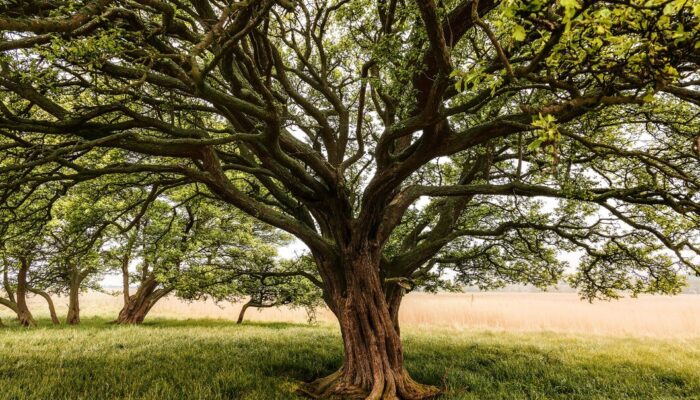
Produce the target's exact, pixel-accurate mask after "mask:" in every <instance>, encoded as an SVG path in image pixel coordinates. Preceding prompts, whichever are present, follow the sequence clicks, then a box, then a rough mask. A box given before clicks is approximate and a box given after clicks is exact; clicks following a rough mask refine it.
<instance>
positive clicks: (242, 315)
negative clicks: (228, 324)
mask: <svg viewBox="0 0 700 400" xmlns="http://www.w3.org/2000/svg"><path fill="white" fill-rule="evenodd" d="M252 302H253V301H252V300H248V302H247V303H245V304H243V307H241V312H240V313H238V320H237V321H236V323H237V324H242V323H243V317H245V312H246V310H247V309H248V307H250V306H251V304H252Z"/></svg>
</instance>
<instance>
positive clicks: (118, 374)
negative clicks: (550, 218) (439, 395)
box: [0, 318, 700, 400]
mask: <svg viewBox="0 0 700 400" xmlns="http://www.w3.org/2000/svg"><path fill="white" fill-rule="evenodd" d="M43 322H44V324H43V325H44V326H45V327H42V328H36V329H30V330H23V329H22V328H19V327H12V328H7V329H3V330H0V398H2V399H55V400H58V399H86V400H88V399H89V400H97V399H116V398H121V399H260V400H268V399H294V398H296V396H295V394H294V390H295V387H296V383H297V382H299V381H303V380H310V379H312V378H314V377H318V376H321V375H324V374H328V373H331V372H332V371H333V370H334V369H335V368H337V367H338V365H339V364H340V362H341V357H342V349H341V345H340V338H339V336H338V333H337V330H336V329H335V327H333V326H332V325H330V324H319V325H317V326H310V325H300V324H285V323H249V324H245V325H242V326H236V325H235V324H234V323H232V322H230V321H222V320H198V321H177V320H161V319H157V320H151V322H149V323H147V324H145V325H144V326H138V327H120V326H114V325H109V324H107V323H106V322H107V321H106V320H104V319H99V318H92V319H87V320H86V321H85V323H84V324H83V325H82V326H81V327H79V328H73V327H66V326H61V327H49V326H48V324H47V323H46V322H47V321H43ZM404 339H405V347H406V357H407V364H408V368H409V370H410V371H411V373H412V374H413V375H414V377H415V378H416V379H418V380H419V381H422V382H427V383H431V384H433V385H438V386H440V387H442V388H444V389H445V395H444V396H443V398H444V399H482V400H486V399H699V398H700V361H699V360H700V339H674V340H661V339H651V338H646V339H643V338H610V337H595V336H593V337H591V336H580V335H563V334H552V333H517V334H516V333H503V332H501V333H494V332H483V331H481V332H479V331H459V332H458V331H456V330H454V329H447V328H442V329H432V330H428V329H421V328H417V327H413V328H407V329H405V333H404Z"/></svg>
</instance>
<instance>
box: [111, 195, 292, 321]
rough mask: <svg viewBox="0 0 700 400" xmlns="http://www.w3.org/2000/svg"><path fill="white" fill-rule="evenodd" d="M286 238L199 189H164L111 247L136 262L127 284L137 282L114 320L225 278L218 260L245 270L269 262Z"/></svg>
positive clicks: (132, 317)
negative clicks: (163, 299)
mask: <svg viewBox="0 0 700 400" xmlns="http://www.w3.org/2000/svg"><path fill="white" fill-rule="evenodd" d="M284 240H285V239H284V237H283V235H281V234H280V233H279V232H278V231H276V230H274V229H271V228H270V227H269V226H265V225H263V224H260V223H256V222H255V221H254V220H253V219H251V218H250V217H249V216H246V215H245V214H243V213H241V212H240V211H238V210H236V209H234V208H231V207H223V205H222V204H221V203H218V204H217V203H216V202H212V201H211V200H210V199H207V198H206V197H204V196H202V195H201V194H200V193H198V192H197V191H190V190H173V191H170V192H168V193H164V194H162V195H161V196H160V197H158V198H156V199H154V200H153V201H151V202H150V204H149V207H148V209H147V210H146V211H145V212H144V213H143V214H142V215H141V216H140V217H139V221H138V223H137V224H135V226H134V228H133V230H132V231H131V232H130V233H129V236H127V237H126V240H123V241H122V242H121V245H120V246H115V247H113V248H112V250H111V251H112V252H116V253H117V254H120V255H121V256H119V257H117V258H121V259H122V260H124V257H125V256H126V257H128V258H129V259H131V260H134V261H135V262H136V263H135V264H136V271H135V272H136V274H132V275H131V276H132V279H131V282H132V283H136V282H138V288H137V290H136V293H134V294H133V295H131V296H130V297H129V300H128V302H126V303H125V306H124V308H123V309H122V310H121V311H120V313H119V317H118V318H117V320H116V322H117V323H122V324H130V323H136V324H138V323H141V322H143V320H144V318H145V317H146V315H147V314H148V312H149V311H150V310H151V309H152V307H153V306H154V305H155V304H156V302H158V301H159V300H160V299H162V298H163V297H164V296H166V295H168V294H170V293H172V292H175V294H176V295H179V294H180V292H181V291H182V292H184V291H189V292H192V291H193V290H194V289H193V288H195V287H197V288H199V289H201V290H206V288H205V286H206V285H208V284H213V283H211V282H212V280H214V281H217V282H218V281H219V280H220V279H228V275H227V274H228V272H227V271H224V270H223V269H222V268H220V267H217V266H215V264H217V263H219V262H221V260H226V262H231V263H235V264H236V265H237V266H239V268H247V267H246V266H249V265H253V264H256V263H257V262H259V261H258V260H261V259H265V260H269V259H270V258H271V257H272V255H273V254H274V248H273V246H274V245H275V244H280V243H283V242H284ZM123 265H124V263H123V261H122V266H123ZM122 270H123V268H122ZM224 277H226V278H224Z"/></svg>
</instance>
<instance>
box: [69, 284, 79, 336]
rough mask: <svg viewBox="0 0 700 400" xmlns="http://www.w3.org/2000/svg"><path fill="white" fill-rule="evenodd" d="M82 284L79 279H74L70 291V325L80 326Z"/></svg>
mask: <svg viewBox="0 0 700 400" xmlns="http://www.w3.org/2000/svg"><path fill="white" fill-rule="evenodd" d="M80 284H81V281H80V280H79V279H77V278H76V279H73V280H72V281H71V284H70V288H69V289H68V315H67V316H66V323H67V324H69V325H78V324H80Z"/></svg>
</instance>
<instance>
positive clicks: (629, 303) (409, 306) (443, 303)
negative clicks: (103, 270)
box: [0, 292, 700, 338]
mask: <svg viewBox="0 0 700 400" xmlns="http://www.w3.org/2000/svg"><path fill="white" fill-rule="evenodd" d="M121 301H122V298H121V296H120V295H118V294H116V293H115V295H109V294H105V293H98V292H90V293H85V294H83V296H82V298H81V312H82V316H83V317H84V318H85V317H90V316H97V317H102V318H113V317H115V316H116V315H117V313H118V312H119V308H120V306H121ZM55 303H56V308H57V310H58V312H59V316H60V317H61V318H62V317H63V316H64V315H65V310H66V303H67V299H66V298H60V297H57V298H55ZM30 307H31V309H32V311H33V313H34V314H35V315H36V316H38V317H43V316H46V315H47V312H46V304H45V303H44V302H43V299H41V298H38V297H32V298H30ZM239 310H240V304H235V303H234V304H232V303H219V304H216V303H214V302H212V301H196V302H185V301H182V300H179V299H177V298H175V297H172V296H171V297H168V298H165V299H163V300H162V301H161V302H160V303H158V304H157V305H156V306H155V307H154V309H153V310H152V312H151V314H149V317H148V318H149V319H155V318H167V319H202V318H206V319H225V320H235V319H236V317H237V316H238V311H239ZM8 311H9V310H6V309H0V317H3V318H10V317H11V314H10V313H9V312H8ZM400 318H401V323H402V326H411V327H412V328H417V329H421V328H428V327H430V328H435V327H440V328H448V329H455V330H479V331H497V332H554V333H566V334H584V335H598V336H618V337H624V336H632V337H656V338H696V337H700V295H692V294H687V295H679V296H641V297H639V298H636V299H631V298H624V299H621V300H615V301H599V302H595V303H593V304H590V303H588V302H585V301H581V300H580V299H579V298H578V296H577V295H576V294H575V293H503V292H498V293H441V294H437V295H434V294H427V293H411V294H409V295H407V296H406V299H405V300H404V303H403V305H402V308H401V314H400ZM317 319H318V321H319V322H328V323H332V322H334V316H333V315H332V314H331V313H330V312H329V311H328V310H325V309H322V310H319V312H318V314H317ZM246 320H248V321H260V322H271V321H279V322H294V323H303V322H306V321H307V315H306V313H305V311H304V310H301V309H296V310H294V309H289V308H286V307H284V308H279V309H265V310H260V311H258V310H255V309H250V310H249V311H248V313H247V314H246Z"/></svg>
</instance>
